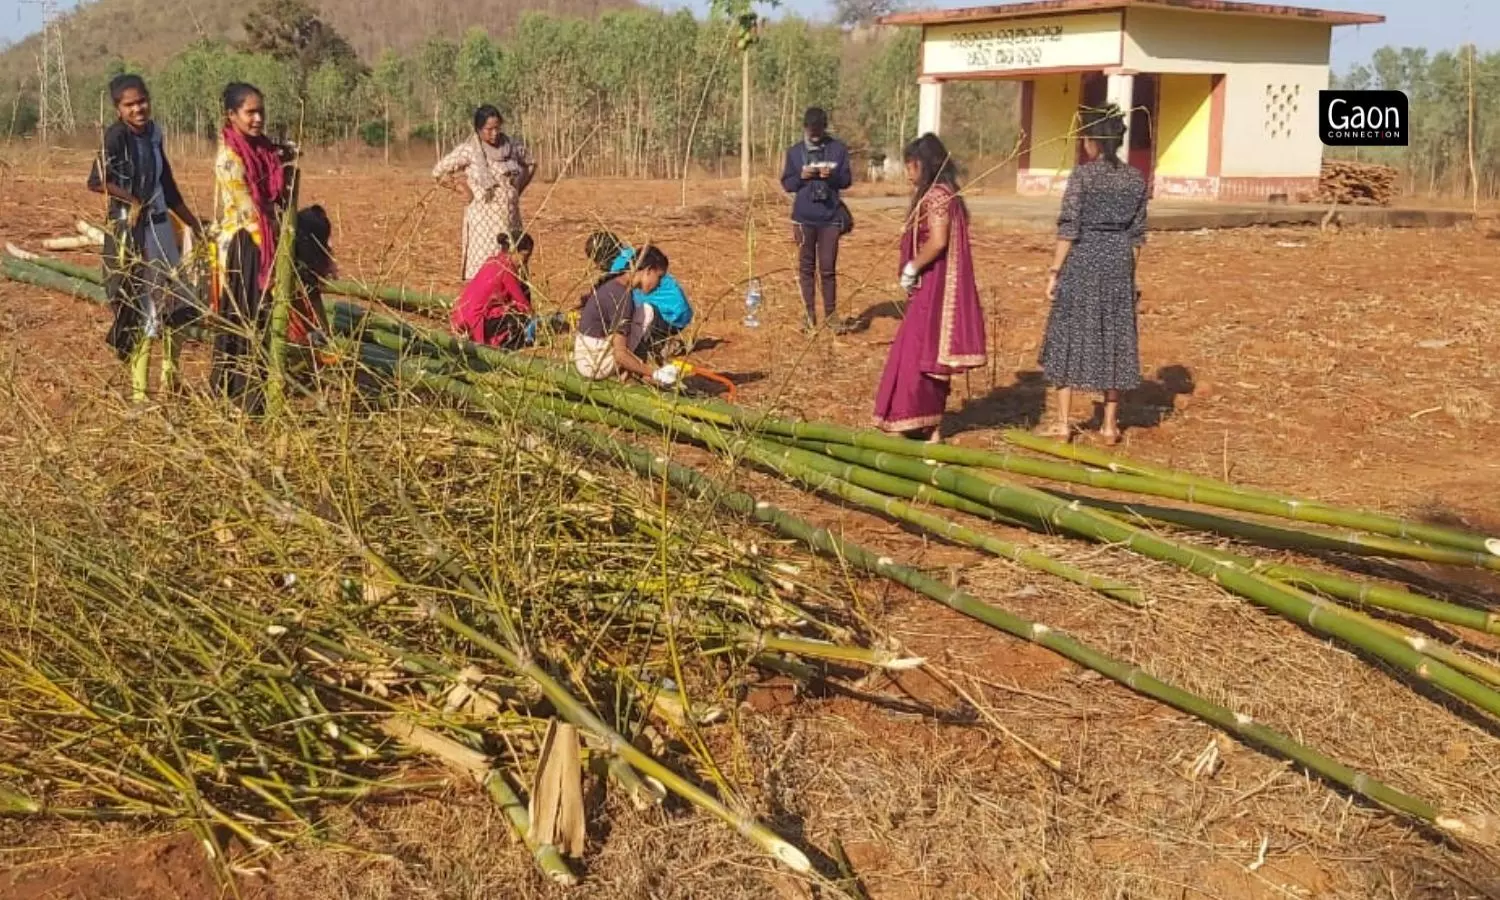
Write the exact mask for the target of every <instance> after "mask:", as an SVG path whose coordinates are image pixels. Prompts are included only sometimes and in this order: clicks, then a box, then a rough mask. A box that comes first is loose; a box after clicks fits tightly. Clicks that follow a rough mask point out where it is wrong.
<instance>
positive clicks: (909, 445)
mask: <svg viewBox="0 0 1500 900" xmlns="http://www.w3.org/2000/svg"><path fill="white" fill-rule="evenodd" d="M675 408H676V409H677V410H678V412H679V413H681V414H682V415H686V416H699V415H707V416H711V417H714V418H715V419H716V420H719V421H724V420H729V421H735V422H738V423H739V424H741V425H742V426H743V427H746V428H750V429H753V430H757V431H764V432H766V433H769V434H774V435H778V436H782V437H791V438H801V439H806V440H813V441H823V442H831V443H839V444H847V445H851V446H855V447H860V448H864V449H868V450H877V451H882V452H885V453H890V454H896V455H900V456H907V457H913V458H918V459H923V460H928V461H931V462H941V463H951V464H954V465H960V466H968V467H971V468H982V469H998V470H1001V471H1005V472H1011V473H1013V474H1018V475H1027V476H1030V477H1034V478H1043V479H1047V480H1049V481H1061V482H1065V483H1069V484H1080V485H1086V486H1089V487H1095V488H1102V489H1105V490H1115V491H1122V492H1125V493H1134V494H1146V495H1148V496H1156V497H1168V498H1171V499H1175V500H1182V501H1185V502H1189V503H1198V504H1202V505H1204V506H1214V507H1219V508H1222V509H1234V510H1239V511H1241V512H1249V513H1255V514H1259V515H1266V516H1271V517H1274V518H1282V519H1290V520H1294V521H1300V522H1312V523H1317V524H1322V525H1330V526H1334V527H1340V528H1347V529H1351V530H1353V531H1367V532H1371V533H1372V535H1371V536H1369V537H1365V536H1362V535H1356V534H1350V535H1345V536H1342V537H1343V538H1344V539H1345V540H1346V541H1347V542H1348V543H1349V545H1350V547H1351V550H1350V552H1360V551H1359V549H1358V548H1360V547H1364V548H1366V549H1365V550H1364V552H1367V553H1370V554H1373V555H1379V556H1391V555H1394V556H1404V557H1406V558H1410V559H1422V560H1426V561H1429V562H1438V563H1442V564H1446V565H1462V566H1472V567H1477V568H1486V569H1493V570H1496V571H1500V538H1486V537H1483V536H1480V535H1476V534H1472V533H1470V532H1465V531H1459V530H1457V529H1450V528H1443V527H1441V526H1435V525H1426V524H1423V523H1419V522H1412V521H1409V520H1405V519H1399V518H1396V517H1394V516H1387V515H1384V514H1381V513H1373V512H1365V511H1361V510H1350V509H1343V508H1338V507H1332V506H1326V505H1323V504H1319V503H1314V502H1309V501H1304V500H1300V499H1297V498H1293V497H1273V496H1272V495H1264V496H1261V495H1256V494H1244V493H1239V492H1236V491H1234V490H1232V489H1224V488H1215V487H1207V486H1199V485H1196V484H1192V483H1183V482H1177V481H1168V480H1166V479H1162V478H1152V477H1145V476H1140V475H1127V474H1119V473H1115V472H1107V471H1099V470H1096V469H1088V468H1085V467H1083V466H1078V465H1069V464H1066V463H1061V462H1055V461H1049V460H1043V459H1036V458H1033V457H1025V456H1020V455H1018V454H1014V453H1010V452H1008V451H994V450H984V449H980V448H973V447H956V446H953V445H950V444H928V443H926V442H924V441H912V440H908V439H906V438H901V437H896V436H893V435H887V434H880V433H878V432H873V431H861V430H857V429H853V428H846V427H844V426H841V425H833V424H829V423H821V422H791V421H786V420H781V419H775V418H772V417H770V416H766V415H763V414H761V413H759V412H754V411H750V410H745V409H741V408H738V407H734V406H730V405H729V404H725V403H718V402H702V401H699V402H695V403H685V402H680V401H679V402H678V403H677V404H676V407H675ZM1418 541H1431V542H1432V543H1433V544H1434V545H1435V546H1429V545H1427V544H1422V543H1418Z"/></svg>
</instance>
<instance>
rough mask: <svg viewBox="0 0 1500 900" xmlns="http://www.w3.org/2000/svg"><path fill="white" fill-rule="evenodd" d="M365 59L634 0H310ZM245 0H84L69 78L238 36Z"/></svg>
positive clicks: (8, 87) (12, 59) (24, 49)
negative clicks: (544, 15)
mask: <svg viewBox="0 0 1500 900" xmlns="http://www.w3.org/2000/svg"><path fill="white" fill-rule="evenodd" d="M314 5H315V6H317V7H318V8H320V9H321V11H322V13H323V16H324V17H325V18H326V19H327V20H328V21H329V22H331V23H332V24H333V26H334V28H336V29H337V30H338V32H339V33H340V34H342V35H343V36H344V37H345V38H346V39H348V41H349V42H350V43H351V44H352V45H353V46H354V48H355V50H356V51H358V52H359V54H360V56H361V57H362V58H363V59H365V60H366V61H374V60H375V59H376V58H377V57H378V56H379V55H380V53H381V51H382V50H384V49H385V48H387V47H390V48H394V49H396V50H400V51H405V50H409V49H411V48H412V47H414V46H416V45H417V44H419V43H421V42H422V41H423V40H424V39H426V38H427V37H429V36H432V35H441V36H445V37H455V38H456V37H458V36H459V35H461V34H463V32H464V31H465V30H466V29H468V28H471V27H474V26H478V27H481V28H483V29H485V30H486V31H488V32H489V33H490V34H491V35H493V36H499V35H501V34H503V33H505V32H506V31H508V30H510V28H511V27H512V26H514V25H515V23H516V21H517V20H518V19H519V18H520V17H521V15H522V14H523V13H526V12H531V11H537V12H550V13H554V14H557V15H576V16H587V17H591V16H594V15H597V14H598V13H600V12H603V11H605V10H608V9H622V8H631V7H635V6H638V5H639V4H637V3H635V2H634V0H421V2H418V3H413V2H410V0H321V2H316V0H315V2H314ZM249 6H250V4H247V3H243V2H234V0H173V2H171V3H161V2H157V0H92V2H88V0H86V2H84V3H82V4H81V5H80V6H79V8H78V9H76V10H74V11H73V12H72V13H70V14H68V16H67V17H66V18H65V19H64V20H63V25H62V37H63V47H64V49H65V50H66V52H67V57H68V69H69V74H70V76H72V80H74V81H77V80H82V79H87V78H90V77H91V76H97V75H98V74H100V73H102V72H104V71H106V70H107V69H108V68H109V67H110V66H111V65H113V64H114V63H116V62H118V61H122V60H123V61H124V62H126V63H129V64H144V63H149V62H153V61H160V60H162V59H164V58H166V57H168V56H171V55H172V54H173V53H176V52H177V51H178V50H181V49H182V48H183V47H184V46H186V45H187V44H190V43H192V42H193V41H196V40H200V39H204V38H208V39H228V40H238V39H239V38H241V37H243V36H244V31H243V29H242V28H241V25H240V23H241V21H242V20H243V19H244V17H245V13H246V11H247V9H248V8H249ZM39 50H40V41H39V38H38V36H37V35H32V36H31V37H29V38H27V39H26V40H24V41H20V42H18V43H16V44H14V45H12V46H11V47H9V48H7V49H6V50H5V51H4V52H0V93H10V92H11V91H14V90H15V89H16V87H17V85H18V84H19V83H22V82H24V83H26V84H34V83H35V79H36V55H37V53H38V52H39Z"/></svg>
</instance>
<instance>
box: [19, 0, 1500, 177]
mask: <svg viewBox="0 0 1500 900" xmlns="http://www.w3.org/2000/svg"><path fill="white" fill-rule="evenodd" d="M886 6H888V2H887V0H840V3H839V4H838V12H839V17H840V19H841V21H842V23H843V24H821V23H814V22H809V21H806V20H803V19H799V18H795V17H788V18H782V19H778V20H775V21H769V22H768V21H766V20H763V19H762V20H760V21H761V24H760V25H759V27H758V33H757V35H756V39H755V41H754V44H753V46H752V47H751V49H750V99H751V107H752V116H751V126H750V134H749V138H750V145H751V147H752V155H753V157H754V158H755V160H756V161H757V165H758V166H759V167H760V168H762V169H765V168H768V167H774V166H775V165H777V164H778V163H779V160H780V157H781V153H782V151H783V150H784V149H785V147H786V146H787V145H789V144H790V143H792V142H793V141H795V140H796V139H797V137H798V135H799V134H800V132H801V116H802V112H803V110H804V109H805V107H807V106H809V105H821V106H824V107H826V108H827V109H828V110H829V112H830V114H831V117H832V119H833V126H834V131H835V132H836V133H837V134H838V135H839V136H840V137H841V138H843V139H844V140H845V141H846V142H847V143H848V144H849V145H850V147H851V149H852V150H853V151H854V152H855V153H856V155H862V156H873V157H877V158H878V157H880V156H882V155H885V154H891V153H896V152H899V149H900V147H901V145H902V143H903V141H905V140H906V139H909V138H910V137H911V136H912V134H913V132H914V130H915V128H916V115H917V87H916V79H915V75H916V72H917V70H918V56H919V39H920V35H919V34H918V30H917V29H912V28H907V29H881V28H873V27H870V26H869V25H861V24H858V23H859V22H860V21H861V20H863V21H866V22H867V21H868V19H869V18H870V17H871V16H872V15H874V14H875V13H877V12H879V11H881V10H883V9H884V8H886ZM244 31H245V34H246V37H245V39H244V40H242V41H240V42H238V43H230V42H226V41H207V40H205V41H200V42H198V43H195V44H192V45H190V46H188V47H185V48H184V49H182V50H181V51H180V52H178V53H177V54H175V55H173V56H171V57H170V58H168V59H165V60H162V61H158V62H154V63H149V64H143V63H141V62H140V61H131V60H117V61H115V62H114V63H113V65H112V67H111V70H110V72H107V73H104V74H103V75H101V76H97V77H95V78H93V79H91V80H90V81H89V83H79V84H76V85H74V90H73V97H74V103H75V105H76V106H77V107H78V108H77V109H76V112H77V113H78V117H79V119H80V121H89V120H91V119H93V118H94V115H92V113H93V110H91V109H87V108H86V105H92V104H94V103H95V102H97V101H96V100H94V98H97V97H99V96H100V94H101V93H102V91H103V88H104V82H105V81H106V80H107V77H108V74H112V73H113V72H117V71H123V70H125V69H131V70H134V71H140V72H143V73H144V74H146V75H147V76H148V78H149V79H150V82H151V87H152V92H153V99H154V102H155V107H156V114H157V117H158V118H159V119H160V120H161V121H162V122H163V124H164V125H165V126H166V127H167V129H168V132H169V133H170V134H172V135H174V136H176V138H177V139H178V140H182V139H184V138H196V139H197V140H199V141H202V142H205V143H206V142H208V141H211V140H212V139H213V137H214V135H215V134H216V133H217V130H218V127H219V122H220V112H219V93H220V91H221V89H222V87H223V85H224V84H225V83H226V82H228V81H231V80H248V81H252V82H254V83H256V84H257V85H259V86H260V87H261V88H262V89H263V90H264V91H265V92H266V99H267V102H268V104H269V106H270V108H271V112H272V118H273V120H274V121H273V128H274V129H279V130H280V131H281V132H282V133H283V134H285V135H287V136H294V135H296V136H300V137H301V138H302V140H303V141H304V142H305V143H308V144H312V145H330V144H339V143H343V144H354V145H364V146H366V147H369V148H373V149H374V150H376V151H380V152H387V153H393V154H395V155H397V156H416V155H419V154H423V153H436V152H438V151H440V150H441V149H442V148H445V147H448V146H451V145H452V144H453V143H454V142H456V141H458V140H462V139H464V138H466V137H467V136H468V134H469V129H470V126H469V116H470V114H471V112H472V110H473V109H474V107H476V106H478V105H479V104H481V103H494V104H496V105H498V106H499V107H500V108H501V109H502V110H503V111H504V112H505V114H506V116H507V119H508V128H509V129H510V130H511V131H512V132H513V133H516V134H519V135H520V136H522V137H523V138H524V139H526V140H527V141H528V142H529V143H530V144H531V145H532V146H533V147H534V148H535V150H536V151H537V153H538V155H539V157H540V159H541V162H542V165H543V168H544V174H555V173H556V172H558V171H559V170H560V169H561V167H562V166H564V165H571V169H570V170H571V171H572V172H574V173H576V174H580V175H586V176H605V177H608V176H620V177H638V178H643V177H668V178H676V177H680V176H681V175H682V174H683V172H684V170H685V169H686V168H692V169H694V170H697V171H702V170H707V171H709V172H711V173H715V174H726V173H725V164H726V161H728V160H734V159H735V158H737V157H738V155H739V147H740V135H741V124H740V112H741V108H740V103H741V72H740V54H739V47H740V46H741V43H740V42H741V41H742V40H743V32H742V29H741V27H740V23H737V22H736V20H735V18H734V17H732V16H717V17H711V18H708V19H700V18H697V17H695V16H693V15H692V14H691V13H689V12H687V11H678V12H663V11H659V10H653V9H631V10H623V11H617V12H607V13H604V14H602V15H600V16H598V17H595V18H592V19H585V18H578V17H569V16H557V15H552V14H548V13H537V12H533V13H527V14H525V15H523V16H522V17H521V18H520V20H519V22H518V23H517V25H516V26H515V27H514V29H512V30H511V31H509V32H508V33H507V34H505V35H504V36H503V37H498V38H497V37H495V36H492V35H490V34H487V33H486V32H485V31H483V30H481V29H477V28H476V29H471V30H469V31H468V32H467V33H466V34H464V35H463V36H462V37H461V38H459V39H456V40H454V39H448V38H445V37H441V36H433V37H428V38H427V39H425V40H424V41H422V42H421V43H419V44H417V45H416V46H415V47H414V48H413V49H412V50H411V51H409V52H405V53H401V52H396V51H394V50H387V51H386V52H384V53H383V54H381V55H380V56H379V57H378V58H376V59H374V60H372V61H365V60H361V59H360V58H359V57H358V56H357V55H356V54H355V52H354V51H353V50H352V49H351V47H350V45H349V44H348V42H347V41H345V40H344V39H343V38H342V37H341V36H340V35H338V34H337V33H336V32H335V31H334V30H333V29H332V27H331V26H329V25H327V24H326V23H325V22H323V20H322V19H321V18H320V17H319V15H318V13H317V11H316V10H315V9H313V8H312V7H309V6H307V5H306V3H305V0H261V3H260V4H259V5H257V6H256V7H254V8H253V9H252V10H251V11H250V13H249V14H248V15H247V16H246V18H245V21H244ZM1470 74H1471V73H1470V72H1469V60H1468V56H1467V54H1466V53H1465V52H1462V51H1461V52H1458V53H1454V52H1447V51H1444V52H1440V53H1435V54H1432V53H1429V52H1428V51H1426V50H1422V49H1413V48H1401V49H1397V48H1391V47H1388V48H1385V49H1382V50H1379V51H1377V52H1376V53H1375V54H1374V56H1373V57H1372V58H1371V60H1370V62H1369V63H1368V64H1365V65H1359V66H1355V67H1354V68H1353V69H1352V70H1350V71H1349V72H1348V73H1347V74H1345V75H1344V76H1342V77H1336V78H1335V79H1334V82H1335V84H1336V86H1340V87H1355V88H1357V87H1381V88H1393V89H1399V90H1403V91H1405V92H1406V93H1407V95H1408V96H1409V98H1410V101H1411V117H1412V127H1411V133H1412V141H1411V146H1409V147H1404V148H1378V149H1376V148H1364V149H1361V150H1360V151H1359V157H1360V158H1361V159H1364V160H1368V161H1378V162H1385V163H1390V164H1392V165H1396V166H1398V167H1399V168H1401V169H1402V170H1403V172H1404V173H1405V178H1406V184H1405V188H1406V189H1407V191H1408V192H1412V193H1463V192H1467V191H1468V189H1469V187H1470V184H1471V181H1470V176H1469V154H1468V141H1469V98H1470V88H1469V82H1470ZM1472 77H1473V82H1474V88H1473V93H1474V95H1475V96H1476V98H1477V99H1476V101H1475V114H1474V144H1475V152H1474V156H1475V168H1476V169H1477V178H1478V183H1479V186H1480V190H1481V194H1482V195H1484V196H1487V197H1496V196H1500V53H1488V54H1482V55H1476V58H1475V61H1474V65H1473V73H1472ZM102 106H103V104H101V107H102ZM7 107H9V109H8V110H7ZM6 111H8V112H9V113H10V122H9V128H8V133H9V134H10V135H11V136H21V135H26V134H28V133H30V132H31V131H32V130H34V127H35V122H36V114H35V98H34V85H33V86H32V93H31V94H27V93H25V92H24V91H21V92H17V91H16V90H14V89H13V90H12V92H11V96H9V97H7V96H6V95H5V94H3V93H0V115H4V113H5V112H6ZM102 115H103V116H104V117H106V118H108V117H109V116H110V112H109V111H108V110H107V109H103V110H102ZM943 126H944V139H945V141H946V142H947V143H948V144H949V145H950V147H951V149H952V150H953V151H954V154H955V155H956V156H957V157H959V159H960V160H964V161H966V162H968V163H969V164H970V165H969V168H970V170H971V171H978V170H979V167H980V166H989V165H991V164H993V163H994V162H998V161H1001V160H1003V159H1005V158H1006V157H1008V156H1009V155H1010V154H1011V152H1012V151H1013V150H1014V149H1015V147H1016V143H1017V140H1018V137H1019V129H1020V121H1019V90H1018V88H1017V86H1016V84H1015V83H1014V82H1004V81H998V82H960V83H954V84H950V85H948V86H947V92H946V98H945V102H944V123H943Z"/></svg>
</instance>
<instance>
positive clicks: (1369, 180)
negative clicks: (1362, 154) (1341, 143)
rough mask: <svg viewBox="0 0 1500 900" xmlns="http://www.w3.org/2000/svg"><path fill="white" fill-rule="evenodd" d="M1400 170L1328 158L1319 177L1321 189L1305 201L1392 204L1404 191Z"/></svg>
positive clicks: (1365, 204) (1353, 204) (1319, 187)
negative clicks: (1399, 181) (1400, 181)
mask: <svg viewBox="0 0 1500 900" xmlns="http://www.w3.org/2000/svg"><path fill="white" fill-rule="evenodd" d="M1398 175H1399V173H1398V172H1397V171H1396V170H1395V169H1394V168H1392V167H1390V166H1381V165H1375V164H1373V163H1361V162H1354V161H1352V160H1347V159H1326V160H1324V161H1323V172H1322V175H1321V177H1320V178H1319V179H1318V192H1317V194H1316V195H1314V196H1312V197H1305V198H1303V201H1304V202H1312V203H1327V204H1335V203H1336V204H1339V205H1341V206H1390V205H1391V201H1393V200H1395V199H1396V197H1397V196H1398V195H1399V194H1400V192H1401V189H1400V187H1399V186H1398V184H1397V177H1398Z"/></svg>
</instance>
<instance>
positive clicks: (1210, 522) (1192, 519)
mask: <svg viewBox="0 0 1500 900" xmlns="http://www.w3.org/2000/svg"><path fill="white" fill-rule="evenodd" d="M1048 493H1051V494H1053V495H1054V496H1057V497H1059V498H1061V499H1062V500H1065V501H1067V502H1070V503H1071V502H1075V501H1076V502H1079V503H1082V504H1083V505H1084V506H1087V507H1089V508H1091V509H1096V510H1101V511H1104V512H1109V513H1113V514H1115V515H1117V516H1119V517H1121V518H1123V519H1125V520H1126V521H1137V522H1157V523H1163V524H1167V525H1175V526H1180V527H1186V528H1190V529H1193V530H1202V531H1214V532H1217V533H1219V534H1226V535H1229V536H1231V537H1235V536H1239V535H1241V534H1243V533H1244V532H1242V531H1240V530H1239V529H1238V528H1237V527H1236V525H1247V526H1249V527H1250V529H1251V533H1252V534H1260V533H1261V530H1262V529H1263V528H1265V527H1266V526H1259V525H1254V524H1252V523H1236V522H1235V520H1233V519H1221V518H1220V517H1217V516H1209V515H1206V514H1203V513H1194V512H1190V511H1187V510H1171V509H1164V508H1162V507H1158V506H1147V505H1144V504H1139V503H1119V502H1116V501H1113V500H1099V499H1096V498H1094V497H1081V496H1077V495H1073V494H1067V493H1062V492H1058V491H1049V492H1048ZM1205 549H1208V550H1209V552H1214V553H1218V554H1219V555H1223V556H1233V559H1234V561H1235V562H1236V564H1238V565H1241V566H1244V567H1245V568H1247V569H1252V570H1253V571H1256V572H1259V573H1260V574H1262V575H1265V576H1267V577H1268V578H1274V579H1276V580H1277V581H1285V582H1287V583H1288V584H1294V585H1297V586H1298V587H1301V588H1306V589H1308V590H1314V591H1319V592H1321V593H1324V594H1327V595H1328V596H1330V597H1336V598H1338V599H1340V600H1346V601H1349V602H1351V603H1358V604H1361V605H1364V606H1373V607H1377V608H1379V609H1387V610H1391V611H1393V612H1400V613H1405V614H1407V615H1413V616H1420V617H1422V618H1424V619H1431V620H1432V621H1434V622H1445V623H1447V624H1449V625H1461V626H1463V627H1465V628H1472V629H1474V630H1475V631H1483V632H1486V633H1488V634H1500V614H1497V613H1494V612H1488V611H1485V610H1481V609H1475V608H1473V607H1470V606H1463V605H1460V604H1457V603H1449V602H1447V601H1444V600H1437V599H1435V598H1432V597H1424V596H1422V595H1421V594H1417V593H1414V592H1412V591H1407V590H1402V589H1400V588H1393V587H1388V586H1386V585H1382V584H1374V583H1371V582H1368V581H1359V580H1356V579H1352V578H1346V577H1344V576H1341V575H1335V574H1333V573H1330V572H1322V571H1319V570H1317V569H1309V568H1307V567H1305V566H1296V565H1291V564H1289V563H1276V562H1266V561H1263V560H1257V559H1251V558H1250V557H1247V556H1242V555H1233V554H1224V553H1221V552H1220V551H1214V550H1212V549H1211V548H1205Z"/></svg>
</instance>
